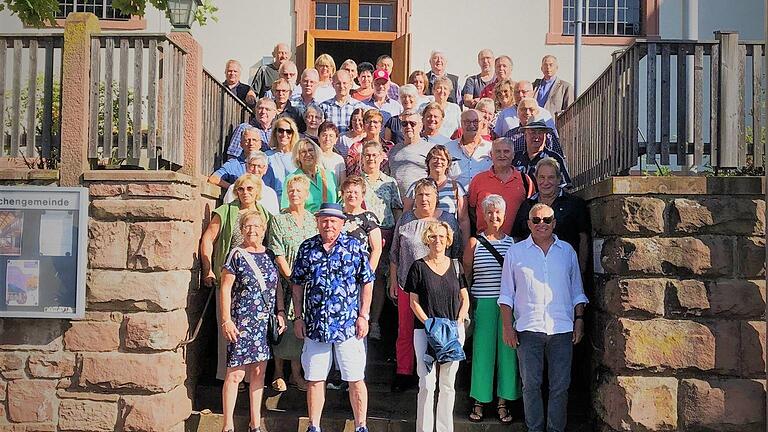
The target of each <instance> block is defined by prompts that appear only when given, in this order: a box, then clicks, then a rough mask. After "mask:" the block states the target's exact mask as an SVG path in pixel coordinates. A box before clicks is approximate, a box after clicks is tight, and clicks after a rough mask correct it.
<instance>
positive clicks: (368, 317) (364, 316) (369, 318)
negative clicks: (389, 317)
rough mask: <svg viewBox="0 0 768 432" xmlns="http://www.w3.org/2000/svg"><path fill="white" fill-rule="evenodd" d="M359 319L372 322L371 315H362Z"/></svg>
mask: <svg viewBox="0 0 768 432" xmlns="http://www.w3.org/2000/svg"><path fill="white" fill-rule="evenodd" d="M357 317H358V318H362V319H364V320H366V321H370V320H371V315H370V314H360V315H358V316H357Z"/></svg>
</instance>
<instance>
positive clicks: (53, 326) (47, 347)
mask: <svg viewBox="0 0 768 432" xmlns="http://www.w3.org/2000/svg"><path fill="white" fill-rule="evenodd" d="M64 322H66V321H63V320H56V319H44V320H39V319H16V318H5V319H2V320H0V350H8V351H11V350H18V351H59V350H61V348H62V347H61V340H62V336H63V334H64V329H63V326H62V324H63V323H64Z"/></svg>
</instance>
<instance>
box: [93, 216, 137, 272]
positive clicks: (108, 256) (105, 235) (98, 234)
mask: <svg viewBox="0 0 768 432" xmlns="http://www.w3.org/2000/svg"><path fill="white" fill-rule="evenodd" d="M127 244H128V224H126V223H125V222H119V221H117V222H98V221H95V220H91V221H90V222H89V223H88V267H89V268H117V269H122V268H125V263H126V260H127V258H128V253H127V248H126V245H127Z"/></svg>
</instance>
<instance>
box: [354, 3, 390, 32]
mask: <svg viewBox="0 0 768 432" xmlns="http://www.w3.org/2000/svg"><path fill="white" fill-rule="evenodd" d="M394 14H395V7H394V5H393V4H392V3H360V21H359V26H360V31H375V32H392V31H395V20H394V19H393V17H394Z"/></svg>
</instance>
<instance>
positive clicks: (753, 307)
mask: <svg viewBox="0 0 768 432" xmlns="http://www.w3.org/2000/svg"><path fill="white" fill-rule="evenodd" d="M707 291H708V293H709V305H710V309H709V313H710V314H712V315H715V316H718V317H722V316H733V317H744V318H759V317H761V316H762V315H763V314H764V313H765V280H764V279H759V280H746V279H718V280H715V281H713V282H710V283H708V284H707Z"/></svg>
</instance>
